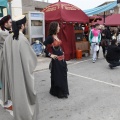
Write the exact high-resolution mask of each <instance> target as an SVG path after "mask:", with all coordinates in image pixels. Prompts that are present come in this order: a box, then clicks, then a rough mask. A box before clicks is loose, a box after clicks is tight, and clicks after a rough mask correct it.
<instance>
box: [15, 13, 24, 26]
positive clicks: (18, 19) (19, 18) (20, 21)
mask: <svg viewBox="0 0 120 120" xmlns="http://www.w3.org/2000/svg"><path fill="white" fill-rule="evenodd" d="M13 21H14V22H16V24H17V25H21V24H24V23H26V16H25V15H20V16H17V17H15V18H13Z"/></svg>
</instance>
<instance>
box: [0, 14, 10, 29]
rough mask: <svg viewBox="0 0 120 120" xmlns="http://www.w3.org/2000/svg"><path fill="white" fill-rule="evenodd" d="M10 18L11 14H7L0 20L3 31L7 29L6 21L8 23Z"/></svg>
mask: <svg viewBox="0 0 120 120" xmlns="http://www.w3.org/2000/svg"><path fill="white" fill-rule="evenodd" d="M10 19H11V16H10V15H7V16H5V17H3V18H2V19H1V20H0V27H1V29H2V30H3V31H5V23H7V22H8V21H9V20H10Z"/></svg>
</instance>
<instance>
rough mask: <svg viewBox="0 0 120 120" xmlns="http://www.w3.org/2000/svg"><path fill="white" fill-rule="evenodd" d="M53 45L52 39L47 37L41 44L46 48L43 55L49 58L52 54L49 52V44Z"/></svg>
mask: <svg viewBox="0 0 120 120" xmlns="http://www.w3.org/2000/svg"><path fill="white" fill-rule="evenodd" d="M52 43H53V38H52V36H48V37H47V38H46V40H45V41H44V42H43V44H44V45H45V46H46V48H45V51H44V52H45V53H46V54H47V56H49V57H50V56H51V54H52V51H51V48H50V47H51V46H50V45H51V44H52Z"/></svg>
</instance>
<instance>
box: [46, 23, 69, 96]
mask: <svg viewBox="0 0 120 120" xmlns="http://www.w3.org/2000/svg"><path fill="white" fill-rule="evenodd" d="M59 30H60V27H59V24H58V22H51V23H50V26H49V35H48V37H47V38H46V40H45V42H44V45H45V46H46V49H45V53H46V54H47V56H49V57H51V58H52V60H51V63H50V67H51V88H50V94H51V95H53V96H56V97H58V98H68V95H69V90H68V81H67V64H66V61H65V60H64V52H63V50H62V48H61V45H62V41H61V40H60V39H59V38H58V36H57V33H58V32H59Z"/></svg>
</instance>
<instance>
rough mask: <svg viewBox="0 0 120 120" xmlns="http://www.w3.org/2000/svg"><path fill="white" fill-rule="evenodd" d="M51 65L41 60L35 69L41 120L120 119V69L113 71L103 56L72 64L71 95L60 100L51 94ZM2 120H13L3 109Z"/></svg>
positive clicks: (69, 78)
mask: <svg viewBox="0 0 120 120" xmlns="http://www.w3.org/2000/svg"><path fill="white" fill-rule="evenodd" d="M49 62H50V59H49V58H38V66H37V68H36V70H35V88H36V91H37V93H38V100H39V109H40V113H39V120H120V67H117V68H115V69H113V70H111V69H109V67H108V63H107V62H106V60H105V59H104V58H103V56H102V53H101V55H100V58H99V59H98V60H97V61H96V63H92V60H91V58H90V57H86V58H83V59H82V60H76V59H74V60H71V61H68V62H67V63H68V83H69V90H70V96H69V98H68V99H58V98H56V97H53V96H51V95H50V94H49V89H50V84H51V81H50V71H49V70H48V66H49ZM1 97H2V96H1V93H0V98H1ZM0 120H13V117H12V116H11V115H10V114H9V112H6V111H5V110H4V109H3V108H2V107H1V106H0Z"/></svg>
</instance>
